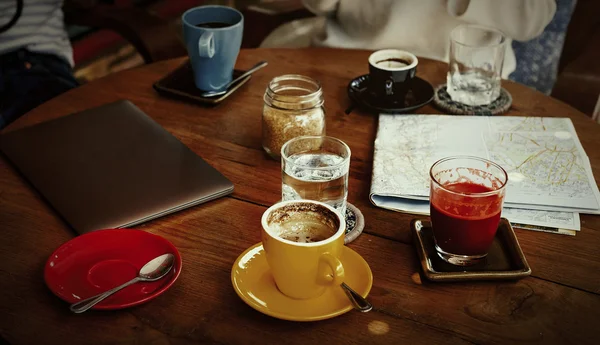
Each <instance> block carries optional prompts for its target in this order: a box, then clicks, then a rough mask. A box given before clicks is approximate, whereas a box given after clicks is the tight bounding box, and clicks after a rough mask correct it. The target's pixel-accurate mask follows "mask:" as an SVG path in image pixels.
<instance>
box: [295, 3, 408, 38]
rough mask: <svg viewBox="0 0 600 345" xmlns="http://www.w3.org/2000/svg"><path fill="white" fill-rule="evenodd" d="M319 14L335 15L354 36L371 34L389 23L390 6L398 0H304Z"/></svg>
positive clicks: (310, 8) (312, 10) (307, 6)
mask: <svg viewBox="0 0 600 345" xmlns="http://www.w3.org/2000/svg"><path fill="white" fill-rule="evenodd" d="M302 1H303V3H304V6H306V8H307V9H308V10H309V11H311V12H313V13H315V14H317V15H322V16H327V17H334V18H335V20H336V21H337V22H338V23H339V24H340V25H341V26H342V27H343V28H344V30H345V31H346V32H347V33H348V34H349V35H351V36H352V37H360V36H369V35H371V34H372V33H373V32H375V31H377V30H379V29H380V28H382V27H383V26H385V25H386V24H387V22H388V21H389V20H392V19H393V18H391V17H390V7H391V6H392V3H393V2H394V1H398V0H302Z"/></svg>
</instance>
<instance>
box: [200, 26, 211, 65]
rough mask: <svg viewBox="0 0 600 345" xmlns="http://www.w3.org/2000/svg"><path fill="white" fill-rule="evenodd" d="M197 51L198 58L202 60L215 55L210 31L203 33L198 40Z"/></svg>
mask: <svg viewBox="0 0 600 345" xmlns="http://www.w3.org/2000/svg"><path fill="white" fill-rule="evenodd" d="M198 50H199V52H200V56H201V57H204V58H209V59H210V58H212V57H213V56H214V55H215V40H214V39H213V33H212V32H210V31H204V32H203V33H202V36H200V39H199V40H198Z"/></svg>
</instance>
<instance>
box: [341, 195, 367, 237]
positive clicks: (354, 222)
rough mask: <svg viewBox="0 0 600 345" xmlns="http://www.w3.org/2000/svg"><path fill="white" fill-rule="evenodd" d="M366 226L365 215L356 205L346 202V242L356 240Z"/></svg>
mask: <svg viewBox="0 0 600 345" xmlns="http://www.w3.org/2000/svg"><path fill="white" fill-rule="evenodd" d="M364 228H365V217H364V216H363V214H362V212H360V210H359V209H358V208H356V206H354V205H352V204H351V203H349V202H348V203H346V237H345V238H344V243H345V244H348V243H350V242H352V241H354V240H355V239H356V238H357V237H358V235H360V234H361V233H362V231H363V229H364Z"/></svg>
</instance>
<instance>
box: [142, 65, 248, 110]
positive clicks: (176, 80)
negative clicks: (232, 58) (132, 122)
mask: <svg viewBox="0 0 600 345" xmlns="http://www.w3.org/2000/svg"><path fill="white" fill-rule="evenodd" d="M244 72H245V71H242V70H237V69H236V70H234V71H233V76H232V78H233V79H235V78H237V77H238V76H240V75H242V74H243V73H244ZM250 77H252V76H251V75H249V76H247V77H246V78H244V79H242V80H240V81H238V82H236V83H235V84H233V85H232V86H230V87H229V90H227V92H226V93H225V94H223V95H220V96H216V97H203V96H202V93H204V91H202V90H200V89H198V88H197V87H196V84H195V83H194V71H193V70H192V65H191V64H190V61H189V60H186V62H184V63H183V64H182V65H181V66H179V67H177V69H175V70H174V71H173V72H171V73H169V74H168V75H166V76H165V77H163V78H162V79H160V80H159V81H157V82H156V83H154V85H153V86H154V89H155V90H156V91H157V92H158V93H160V94H161V95H164V96H168V97H173V98H177V99H181V100H186V101H191V102H194V103H200V104H207V105H216V104H218V103H221V102H222V101H223V100H225V99H226V98H227V97H229V96H230V95H231V94H232V93H234V92H235V91H236V90H237V89H238V88H240V87H241V86H242V85H244V84H245V83H246V82H247V81H248V80H249V79H250Z"/></svg>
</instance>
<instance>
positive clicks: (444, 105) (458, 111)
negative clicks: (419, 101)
mask: <svg viewBox="0 0 600 345" xmlns="http://www.w3.org/2000/svg"><path fill="white" fill-rule="evenodd" d="M433 103H434V104H435V105H436V106H437V107H438V108H440V109H441V110H443V111H445V112H447V113H448V114H455V115H482V116H490V115H500V114H504V113H505V112H507V111H508V109H510V106H511V105H512V96H511V95H510V93H509V92H508V91H506V89H505V88H501V89H500V96H498V99H496V100H495V101H494V102H492V103H490V104H486V105H466V104H463V103H459V102H455V101H453V100H452V98H451V97H450V95H449V94H448V91H446V84H442V85H440V86H438V87H437V88H436V89H435V92H434V95H433Z"/></svg>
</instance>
